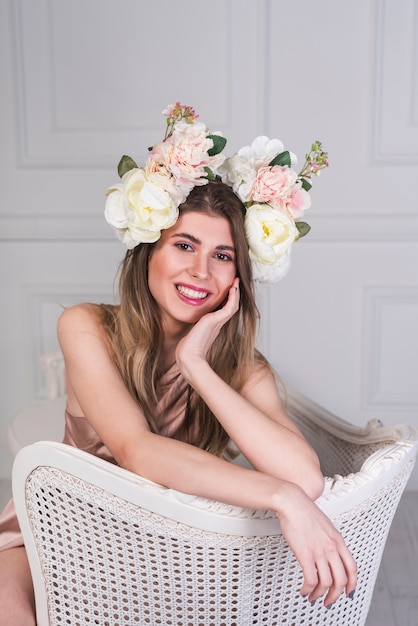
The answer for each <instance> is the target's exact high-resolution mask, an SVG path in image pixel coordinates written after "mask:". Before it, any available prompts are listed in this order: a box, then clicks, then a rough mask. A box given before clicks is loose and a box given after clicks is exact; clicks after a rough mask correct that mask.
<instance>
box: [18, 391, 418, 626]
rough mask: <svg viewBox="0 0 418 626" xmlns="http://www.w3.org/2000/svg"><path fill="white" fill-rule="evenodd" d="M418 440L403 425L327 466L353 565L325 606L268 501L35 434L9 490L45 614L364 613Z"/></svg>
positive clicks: (318, 618) (218, 621)
mask: <svg viewBox="0 0 418 626" xmlns="http://www.w3.org/2000/svg"><path fill="white" fill-rule="evenodd" d="M295 403H296V404H297V401H296V400H295ZM295 410H296V409H295ZM408 433H409V434H408ZM334 436H336V435H334ZM386 436H387V433H385V437H384V439H386ZM375 438H376V437H375ZM416 447H417V439H416V433H414V432H413V431H412V430H409V431H408V429H406V428H405V427H402V428H400V430H399V431H398V437H397V440H396V437H395V436H394V437H392V442H391V443H389V444H388V443H384V444H382V445H381V446H380V448H379V449H378V450H377V451H375V452H373V453H372V455H371V456H370V457H369V458H368V459H367V460H366V461H365V463H363V466H362V467H361V469H360V471H358V472H356V473H354V474H351V475H348V476H346V477H342V476H340V477H338V476H337V477H335V478H333V479H329V480H327V488H326V490H325V492H324V495H323V496H321V498H320V499H319V500H318V504H319V505H320V506H321V508H322V509H323V510H324V511H325V512H326V513H327V514H328V515H329V516H330V517H331V518H332V519H333V520H334V523H335V524H336V526H337V527H338V528H339V529H340V530H341V532H342V533H343V535H344V537H345V539H346V541H347V544H348V546H349V547H350V549H351V550H352V552H353V554H354V556H355V558H356V559H357V562H358V565H359V583H358V588H357V591H356V596H355V598H354V600H349V599H347V598H344V597H341V598H340V599H339V601H338V602H337V604H336V605H335V606H334V607H333V609H332V610H330V611H327V610H326V609H325V608H324V607H323V606H322V603H318V602H317V603H316V604H315V605H314V606H311V605H310V604H309V602H308V601H307V600H306V599H303V598H301V597H300V594H299V589H300V587H301V584H302V575H301V571H300V567H299V565H298V563H297V562H296V560H295V558H294V557H293V555H292V553H291V551H290V550H289V548H288V546H287V544H286V541H285V540H284V538H283V536H282V535H281V532H280V525H279V523H278V521H277V519H276V517H275V516H274V514H273V513H272V512H268V511H250V510H247V509H239V508H237V507H232V506H226V505H224V504H220V503H217V502H211V501H207V500H205V499H203V498H197V497H193V496H188V495H186V494H181V493H178V492H175V491H173V490H169V489H165V488H163V487H161V486H158V485H155V484H153V483H151V482H150V481H147V480H145V479H143V478H141V477H139V476H136V475H134V474H132V473H130V472H128V471H126V470H123V469H121V468H118V467H116V466H114V465H112V464H110V463H108V462H106V461H102V460H101V459H98V458H96V457H92V456H91V455H88V454H86V453H84V452H82V451H80V450H77V449H74V448H71V447H69V446H65V445H64V444H57V443H48V442H44V443H36V444H33V445H30V446H28V447H26V448H24V449H23V450H21V451H20V452H19V454H18V455H17V458H16V461H15V465H14V470H13V492H14V497H15V502H16V509H17V512H18V516H19V522H20V524H21V528H22V532H23V535H24V539H25V545H26V548H27V552H28V557H29V561H30V565H31V569H32V574H33V578H34V585H35V594H36V604H37V622H38V626H46V625H49V626H55V625H63V624H80V625H84V624H86V625H87V624H89V625H90V624H95V625H100V626H102V625H103V626H104V625H109V626H119V625H120V626H122V624H129V625H130V626H131V625H134V624H141V625H143V624H149V625H152V626H157V625H161V626H162V625H164V626H197V625H199V626H209V625H211V626H221V625H225V626H249V625H262V624H263V625H268V626H274V625H280V626H296V625H297V626H307V625H310V626H313V625H319V624H321V625H322V624H324V625H335V626H337V625H338V626H362V625H363V624H364V623H365V620H366V616H367V612H368V608H369V604H370V600H371V596H372V593H373V587H374V583H375V579H376V575H377V571H378V568H379V564H380V559H381V555H382V551H383V547H384V544H385V540H386V536H387V532H388V530H389V526H390V523H391V520H392V518H393V514H394V512H395V509H396V506H397V504H398V502H399V498H400V496H401V493H402V491H403V489H404V487H405V484H406V481H407V479H408V477H409V474H410V472H411V470H412V466H413V463H414V460H415V456H416Z"/></svg>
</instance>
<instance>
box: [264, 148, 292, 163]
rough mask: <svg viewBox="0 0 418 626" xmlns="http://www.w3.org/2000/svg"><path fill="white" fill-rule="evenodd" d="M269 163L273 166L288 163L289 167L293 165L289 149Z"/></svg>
mask: <svg viewBox="0 0 418 626" xmlns="http://www.w3.org/2000/svg"><path fill="white" fill-rule="evenodd" d="M269 165H270V166H271V167H273V165H287V167H291V166H292V159H291V158H290V152H289V150H285V152H281V153H280V154H278V155H277V156H275V157H274V159H273V160H272V161H270V163H269Z"/></svg>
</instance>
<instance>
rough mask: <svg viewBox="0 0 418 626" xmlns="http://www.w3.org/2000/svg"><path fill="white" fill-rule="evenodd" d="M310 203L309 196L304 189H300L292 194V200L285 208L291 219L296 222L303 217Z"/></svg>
mask: <svg viewBox="0 0 418 626" xmlns="http://www.w3.org/2000/svg"><path fill="white" fill-rule="evenodd" d="M311 202H312V200H311V196H310V195H309V194H308V192H307V191H305V189H302V188H301V189H298V190H297V191H296V192H295V193H294V194H293V198H292V200H291V202H290V204H289V205H288V207H287V208H288V210H289V212H290V214H291V215H292V217H294V219H295V220H298V219H300V218H301V217H302V216H303V214H304V212H305V211H306V209H309V207H310V206H311Z"/></svg>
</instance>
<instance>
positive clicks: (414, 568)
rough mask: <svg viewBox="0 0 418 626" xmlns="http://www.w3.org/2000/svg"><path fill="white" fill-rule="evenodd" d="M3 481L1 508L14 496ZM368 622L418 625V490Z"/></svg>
mask: <svg viewBox="0 0 418 626" xmlns="http://www.w3.org/2000/svg"><path fill="white" fill-rule="evenodd" d="M10 491H11V489H10V483H9V482H7V481H0V510H1V509H2V508H3V506H4V504H5V503H6V502H7V500H8V498H9V496H10ZM366 626H418V492H417V491H406V492H405V493H404V495H403V496H402V499H401V502H400V505H399V508H398V510H397V512H396V514H395V518H394V520H393V524H392V527H391V530H390V532H389V537H388V541H387V544H386V548H385V552H384V554H383V559H382V564H381V567H380V571H379V575H378V578H377V582H376V587H375V591H374V595H373V601H372V605H371V608H370V612H369V616H368V618H367V622H366Z"/></svg>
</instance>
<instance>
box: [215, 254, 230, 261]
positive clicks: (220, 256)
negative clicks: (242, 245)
mask: <svg viewBox="0 0 418 626" xmlns="http://www.w3.org/2000/svg"><path fill="white" fill-rule="evenodd" d="M215 257H216V258H217V259H219V260H220V261H232V262H233V261H234V259H233V258H232V256H231V255H230V254H227V253H226V252H217V253H216V255H215Z"/></svg>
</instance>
